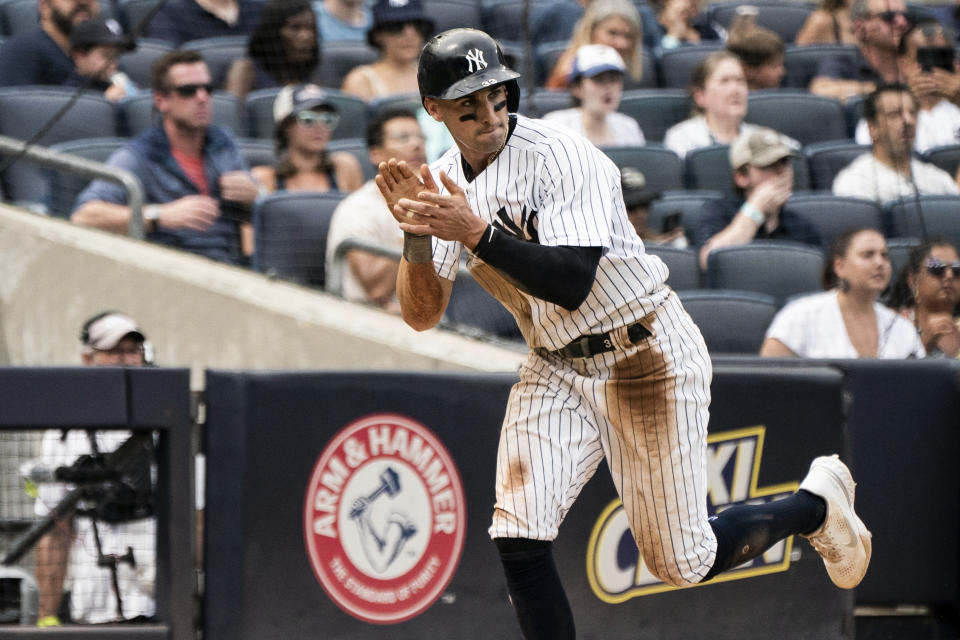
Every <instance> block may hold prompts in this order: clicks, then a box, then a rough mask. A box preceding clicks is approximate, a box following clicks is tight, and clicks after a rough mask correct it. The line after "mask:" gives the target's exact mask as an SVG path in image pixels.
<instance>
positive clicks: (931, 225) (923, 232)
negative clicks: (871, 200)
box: [884, 196, 960, 246]
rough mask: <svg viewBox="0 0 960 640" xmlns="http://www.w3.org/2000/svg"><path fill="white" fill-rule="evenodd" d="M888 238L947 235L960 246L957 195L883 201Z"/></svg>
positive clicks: (959, 217) (959, 211)
mask: <svg viewBox="0 0 960 640" xmlns="http://www.w3.org/2000/svg"><path fill="white" fill-rule="evenodd" d="M884 210H885V215H886V222H887V235H888V236H889V237H891V238H905V237H914V238H946V239H948V240H950V242H952V243H953V244H954V245H956V246H960V196H917V197H916V198H909V199H906V200H895V201H893V202H888V203H886V204H885V205H884Z"/></svg>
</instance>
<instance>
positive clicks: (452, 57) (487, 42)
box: [417, 29, 520, 112]
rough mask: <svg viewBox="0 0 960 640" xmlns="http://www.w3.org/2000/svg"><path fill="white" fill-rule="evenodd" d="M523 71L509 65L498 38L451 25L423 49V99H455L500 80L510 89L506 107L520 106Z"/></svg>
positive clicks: (420, 77) (420, 76) (419, 73)
mask: <svg viewBox="0 0 960 640" xmlns="http://www.w3.org/2000/svg"><path fill="white" fill-rule="evenodd" d="M519 77H520V74H519V73H517V72H516V71H514V70H513V69H511V68H510V67H508V66H507V63H506V60H505V59H504V57H503V51H502V50H501V49H500V45H498V44H497V41H496V40H494V39H493V38H491V37H490V36H489V35H487V34H486V33H484V32H483V31H480V30H478V29H450V30H449V31H444V32H443V33H440V34H437V35H435V36H434V37H433V38H431V39H430V41H429V42H427V44H425V45H424V47H423V51H421V52H420V67H419V68H418V69H417V82H418V84H419V85H420V99H421V100H423V98H439V99H441V100H455V99H456V98H462V97H463V96H465V95H468V94H471V93H473V92H474V91H479V90H480V89H484V88H486V87H492V86H494V85H498V84H505V85H506V89H507V110H508V111H511V112H514V111H516V110H517V109H518V108H519V107H520V85H519V84H517V78H519Z"/></svg>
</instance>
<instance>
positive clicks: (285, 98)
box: [273, 84, 337, 123]
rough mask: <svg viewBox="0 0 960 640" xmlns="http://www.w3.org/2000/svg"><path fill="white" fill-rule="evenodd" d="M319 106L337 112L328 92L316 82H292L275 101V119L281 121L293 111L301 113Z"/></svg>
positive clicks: (281, 91)
mask: <svg viewBox="0 0 960 640" xmlns="http://www.w3.org/2000/svg"><path fill="white" fill-rule="evenodd" d="M317 107H326V108H328V109H330V110H331V111H334V112H336V111H337V108H336V107H335V106H334V105H333V103H332V102H330V100H329V98H328V96H327V93H326V92H325V91H324V90H323V89H321V88H320V87H318V86H317V85H315V84H291V85H287V86H285V87H284V88H283V89H281V90H280V93H278V94H277V97H276V99H275V100H274V101H273V121H274V122H275V123H278V122H280V121H281V120H283V119H284V118H286V117H287V116H289V115H290V114H291V113H299V112H300V111H306V110H309V109H316V108H317Z"/></svg>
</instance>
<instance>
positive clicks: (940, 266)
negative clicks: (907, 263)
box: [923, 258, 960, 278]
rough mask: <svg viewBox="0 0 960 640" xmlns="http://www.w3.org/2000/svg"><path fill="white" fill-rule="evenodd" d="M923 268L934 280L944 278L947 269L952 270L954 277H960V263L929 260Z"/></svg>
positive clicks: (937, 259)
mask: <svg viewBox="0 0 960 640" xmlns="http://www.w3.org/2000/svg"><path fill="white" fill-rule="evenodd" d="M923 266H924V267H925V268H926V269H927V273H929V274H930V275H932V276H933V277H934V278H942V277H943V276H944V274H945V273H946V272H947V269H950V271H951V272H952V273H953V275H954V277H960V262H944V261H943V260H940V259H939V258H927V259H926V260H925V261H924V263H923Z"/></svg>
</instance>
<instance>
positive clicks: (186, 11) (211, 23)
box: [144, 0, 264, 47]
mask: <svg viewBox="0 0 960 640" xmlns="http://www.w3.org/2000/svg"><path fill="white" fill-rule="evenodd" d="M263 4H264V3H263V0H217V1H213V2H210V1H206V0H205V1H204V2H202V3H200V2H197V0H170V2H169V3H168V4H166V5H164V7H163V8H162V9H160V11H158V12H157V15H155V16H154V17H153V19H152V20H150V23H149V24H148V25H147V27H146V29H145V30H144V32H145V35H146V36H147V37H149V38H155V39H158V40H165V41H167V42H169V43H170V44H172V45H174V46H177V47H179V46H180V45H181V44H183V43H184V42H189V41H190V40H198V39H200V38H212V37H215V36H249V35H250V34H251V33H252V32H253V29H254V27H256V26H257V22H258V21H259V20H260V11H261V10H262V9H263Z"/></svg>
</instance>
